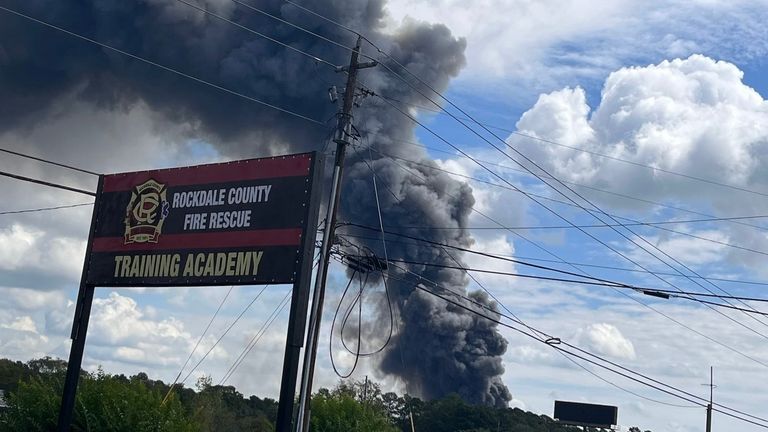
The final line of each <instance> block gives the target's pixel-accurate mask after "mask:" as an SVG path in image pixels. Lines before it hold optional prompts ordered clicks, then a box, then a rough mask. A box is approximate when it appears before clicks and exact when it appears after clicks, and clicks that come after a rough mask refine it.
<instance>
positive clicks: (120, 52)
mask: <svg viewBox="0 0 768 432" xmlns="http://www.w3.org/2000/svg"><path fill="white" fill-rule="evenodd" d="M0 10H3V11H5V12H8V13H11V14H14V15H16V16H19V17H22V18H25V19H27V20H30V21H33V22H35V23H38V24H41V25H44V26H46V27H49V28H52V29H54V30H58V31H60V32H62V33H66V34H68V35H70V36H73V37H76V38H78V39H81V40H84V41H87V42H90V43H92V44H95V45H98V46H100V47H102V48H106V49H108V50H111V51H114V52H116V53H119V54H122V55H124V56H127V57H130V58H132V59H134V60H139V61H141V62H143V63H146V64H149V65H152V66H155V67H158V68H160V69H163V70H165V71H167V72H171V73H174V74H176V75H179V76H181V77H184V78H187V79H190V80H193V81H195V82H198V83H200V84H205V85H207V86H209V87H213V88H215V89H217V90H220V91H223V92H225V93H229V94H231V95H233V96H238V97H240V98H243V99H246V100H249V101H251V102H255V103H257V104H259V105H263V106H266V107H268V108H272V109H274V110H277V111H280V112H282V113H284V114H288V115H291V116H293V117H296V118H300V119H302V120H306V121H308V122H310V123H313V124H316V125H319V126H325V123H324V122H321V121H319V120H316V119H313V118H310V117H307V116H305V115H302V114H299V113H296V112H294V111H291V110H288V109H285V108H280V107H279V106H276V105H273V104H270V103H268V102H264V101H262V100H259V99H256V98H254V97H251V96H247V95H244V94H242V93H239V92H237V91H234V90H230V89H228V88H226V87H222V86H220V85H218V84H214V83H212V82H210V81H206V80H203V79H201V78H198V77H195V76H193V75H189V74H187V73H184V72H181V71H179V70H176V69H173V68H170V67H168V66H165V65H162V64H160V63H157V62H154V61H151V60H147V59H145V58H143V57H140V56H137V55H135V54H131V53H129V52H127V51H123V50H121V49H119V48H115V47H113V46H110V45H107V44H105V43H102V42H99V41H97V40H95V39H91V38H89V37H86V36H83V35H80V34H78V33H75V32H72V31H69V30H67V29H64V28H62V27H59V26H57V25H54V24H51V23H48V22H46V21H42V20H39V19H37V18H34V17H32V16H29V15H26V14H23V13H21V12H17V11H15V10H12V9H9V8H6V7H4V6H0Z"/></svg>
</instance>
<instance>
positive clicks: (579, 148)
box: [379, 95, 768, 197]
mask: <svg viewBox="0 0 768 432" xmlns="http://www.w3.org/2000/svg"><path fill="white" fill-rule="evenodd" d="M379 97H381V98H383V99H387V100H389V101H392V102H397V103H400V104H403V105H406V106H410V107H412V108H417V109H421V110H425V111H430V112H433V113H436V114H442V115H449V114H447V113H446V112H445V111H444V110H443V109H434V108H428V107H425V106H423V105H418V104H413V103H410V102H405V101H402V100H399V99H395V98H390V97H385V96H380V95H379ZM457 117H459V118H461V119H462V120H466V121H471V120H470V119H469V118H466V117H461V116H457ZM477 124H480V125H482V126H486V127H489V128H491V129H496V130H500V131H503V132H507V133H510V134H512V135H517V136H520V137H524V138H528V139H531V140H535V141H539V142H542V143H545V144H551V145H555V146H559V147H564V148H568V149H571V150H575V151H578V152H582V153H588V154H591V155H594V156H598V157H601V158H604V159H610V160H614V161H617V162H622V163H625V164H629V165H634V166H637V167H640V168H646V169H649V170H653V171H657V172H662V173H665V174H670V175H674V176H678V177H683V178H687V179H689V180H694V181H699V182H703V183H708V184H712V185H716V186H721V187H724V188H729V189H734V190H738V191H741V192H747V193H751V194H755V195H761V196H765V197H768V193H764V192H759V191H755V190H752V189H748V188H744V187H741V186H736V185H732V184H728V183H723V182H719V181H715V180H711V179H706V178H703V177H697V176H694V175H691V174H685V173H681V172H678V171H673V170H667V169H664V168H659V167H655V166H652V165H647V164H643V163H640V162H635V161H631V160H628V159H622V158H619V157H615V156H611V155H607V154H604V153H600V152H596V151H593V150H587V149H583V148H581V147H576V146H571V145H567V144H562V143H559V142H557V141H554V140H550V139H546V138H541V137H539V136H536V135H531V134H527V133H523V132H520V131H519V130H513V129H509V128H504V127H501V126H497V125H493V124H489V123H486V122H477Z"/></svg>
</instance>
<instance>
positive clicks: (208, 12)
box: [176, 0, 351, 70]
mask: <svg viewBox="0 0 768 432" xmlns="http://www.w3.org/2000/svg"><path fill="white" fill-rule="evenodd" d="M176 1H178V2H179V3H182V4H185V5H187V6H189V7H191V8H193V9H196V10H198V11H200V12H202V13H204V14H206V15H210V16H212V17H215V18H218V19H220V20H222V21H224V22H226V23H229V24H232V25H233V26H236V27H238V28H240V29H243V30H245V31H247V32H249V33H253V34H255V35H256V36H259V37H262V38H264V39H266V40H268V41H270V42H273V43H276V44H278V45H280V46H282V47H285V48H288V49H290V50H292V51H294V52H297V53H299V54H301V55H303V56H306V57H309V58H311V59H312V60H314V61H316V62H318V63H322V64H325V65H327V66H330V67H332V68H333V69H334V70H336V69H338V68H339V66H338V65H335V64H333V63H331V62H329V61H327V60H325V59H322V58H320V57H317V56H315V55H312V54H310V53H308V52H306V51H302V50H300V49H298V48H296V47H294V46H291V45H288V44H287V43H285V42H282V41H280V40H277V39H275V38H273V37H270V36H267V35H265V34H264V33H261V32H259V31H256V30H254V29H252V28H250V27H246V26H244V25H242V24H240V23H237V22H235V21H232V20H231V19H229V18H226V17H224V16H221V15H219V14H217V13H215V12H212V11H209V10H208V9H206V8H203V7H200V6H198V5H196V4H193V3H189V2H188V1H186V0H176ZM235 3H238V4H243V3H240V2H235ZM350 49H351V48H350Z"/></svg>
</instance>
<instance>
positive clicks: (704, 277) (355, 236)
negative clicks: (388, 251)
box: [344, 228, 768, 296]
mask: <svg viewBox="0 0 768 432" xmlns="http://www.w3.org/2000/svg"><path fill="white" fill-rule="evenodd" d="M502 229H503V228H502ZM344 236H345V237H352V238H358V239H363V240H379V238H378V237H370V236H363V235H359V234H344ZM387 241H388V242H390V243H400V244H408V245H416V244H417V243H412V242H407V241H402V240H393V239H389V240H387ZM433 247H434V248H437V247H436V246H433ZM493 256H494V257H501V258H515V259H518V260H522V261H539V262H547V263H556V264H567V265H570V266H574V267H592V268H599V269H605V270H616V271H623V272H632V273H645V274H648V273H650V272H649V271H647V270H640V269H631V268H626V267H616V266H608V265H599V264H589V263H582V262H573V261H557V260H552V259H546V258H535V257H528V256H520V255H505V254H498V253H497V254H493ZM655 273H658V274H661V275H664V276H673V277H681V276H680V275H679V274H677V273H666V272H655ZM691 277H694V278H700V279H705V280H713V281H718V282H728V283H737V284H744V285H760V286H768V282H759V281H751V280H737V279H727V278H719V277H713V276H691ZM718 296H719V295H718Z"/></svg>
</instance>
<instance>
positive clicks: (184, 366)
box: [160, 285, 235, 406]
mask: <svg viewBox="0 0 768 432" xmlns="http://www.w3.org/2000/svg"><path fill="white" fill-rule="evenodd" d="M234 288H235V286H234V285H232V286H230V287H229V291H227V294H226V295H225V296H224V298H223V299H221V303H219V307H217V308H216V312H214V313H213V316H212V317H211V319H210V320H209V321H208V325H206V326H205V329H204V330H203V333H202V334H201V335H200V337H199V338H198V339H197V343H195V347H194V348H192V351H191V352H190V353H189V356H187V360H186V361H185V362H184V364H183V365H181V369H179V373H178V374H176V378H174V379H173V383H172V384H171V386H170V387H169V388H168V392H167V393H166V394H165V397H164V398H163V401H162V402H161V403H160V405H161V406H162V405H165V402H166V401H167V400H168V398H169V397H170V396H171V392H172V391H173V388H174V387H176V383H178V382H179V378H181V374H182V373H184V368H186V367H187V364H189V361H190V360H191V359H192V356H193V355H194V354H195V351H197V347H199V346H200V342H202V341H203V338H204V337H205V335H206V334H208V330H209V329H210V328H211V324H213V321H214V320H215V319H216V317H217V316H218V315H219V311H221V308H222V307H224V303H226V301H227V299H228V298H229V295H230V294H232V290H233V289H234Z"/></svg>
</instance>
